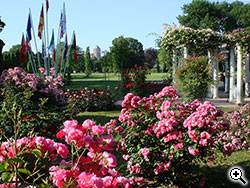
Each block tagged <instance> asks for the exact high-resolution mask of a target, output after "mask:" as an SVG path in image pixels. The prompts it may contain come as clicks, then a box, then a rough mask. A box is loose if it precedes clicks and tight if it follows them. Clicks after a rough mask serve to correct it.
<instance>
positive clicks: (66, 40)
mask: <svg viewBox="0 0 250 188" xmlns="http://www.w3.org/2000/svg"><path fill="white" fill-rule="evenodd" d="M67 55H68V38H67V34H66V36H65V43H64V54H63V58H64V59H66V56H67Z"/></svg>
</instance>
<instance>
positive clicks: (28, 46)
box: [25, 37, 30, 52]
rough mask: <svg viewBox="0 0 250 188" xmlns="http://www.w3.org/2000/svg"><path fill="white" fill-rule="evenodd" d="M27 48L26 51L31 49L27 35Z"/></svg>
mask: <svg viewBox="0 0 250 188" xmlns="http://www.w3.org/2000/svg"><path fill="white" fill-rule="evenodd" d="M25 47H26V48H25V50H26V52H28V51H30V44H29V40H28V37H26V45H25Z"/></svg>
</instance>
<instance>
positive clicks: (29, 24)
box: [27, 13, 32, 41]
mask: <svg viewBox="0 0 250 188" xmlns="http://www.w3.org/2000/svg"><path fill="white" fill-rule="evenodd" d="M31 27H32V25H31V17H30V13H29V18H28V24H27V36H28V39H29V41H31V39H32V37H31Z"/></svg>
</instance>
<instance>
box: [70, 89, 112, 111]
mask: <svg viewBox="0 0 250 188" xmlns="http://www.w3.org/2000/svg"><path fill="white" fill-rule="evenodd" d="M65 96H66V99H67V100H73V101H75V102H74V103H75V105H76V107H77V109H78V112H84V111H109V110H112V109H113V108H114V103H115V99H114V97H115V95H114V94H112V93H111V92H110V87H109V86H107V88H106V89H102V90H100V89H89V88H87V87H86V88H85V89H83V90H74V91H70V90H67V91H66V92H65Z"/></svg>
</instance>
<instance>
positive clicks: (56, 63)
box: [55, 11, 62, 77]
mask: <svg viewBox="0 0 250 188" xmlns="http://www.w3.org/2000/svg"><path fill="white" fill-rule="evenodd" d="M61 19H62V11H61V15H60V21H59V28H58V37H57V46H56V48H57V49H56V62H55V77H56V76H57V67H58V61H59V50H60V46H59V43H60V27H61V25H60V23H61Z"/></svg>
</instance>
